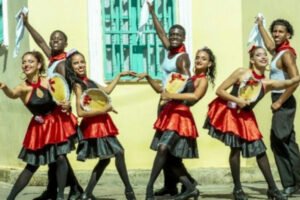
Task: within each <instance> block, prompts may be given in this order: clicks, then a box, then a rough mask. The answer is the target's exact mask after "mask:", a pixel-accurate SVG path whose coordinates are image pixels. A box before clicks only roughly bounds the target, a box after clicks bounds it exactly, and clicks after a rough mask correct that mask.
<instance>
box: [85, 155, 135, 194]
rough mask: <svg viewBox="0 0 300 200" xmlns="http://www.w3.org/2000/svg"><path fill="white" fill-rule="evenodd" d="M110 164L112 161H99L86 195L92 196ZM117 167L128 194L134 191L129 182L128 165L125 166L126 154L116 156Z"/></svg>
mask: <svg viewBox="0 0 300 200" xmlns="http://www.w3.org/2000/svg"><path fill="white" fill-rule="evenodd" d="M109 163H110V159H109V158H108V159H103V160H99V162H98V163H97V165H96V166H95V168H94V169H93V172H92V175H91V178H90V180H89V183H88V185H87V187H86V189H85V193H86V194H87V195H91V194H92V192H93V190H94V188H95V186H96V184H97V182H98V181H99V179H100V177H101V175H102V173H103V171H104V170H105V168H106V167H107V165H108V164H109ZM115 165H116V168H117V170H118V173H119V175H120V177H121V179H122V181H123V183H124V185H125V190H126V192H130V191H132V187H131V184H130V181H129V177H128V173H127V169H126V164H125V158H124V152H123V151H120V152H118V153H117V154H116V155H115Z"/></svg>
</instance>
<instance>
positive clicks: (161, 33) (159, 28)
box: [148, 3, 170, 49]
mask: <svg viewBox="0 0 300 200" xmlns="http://www.w3.org/2000/svg"><path fill="white" fill-rule="evenodd" d="M148 7H149V12H150V14H151V16H152V19H153V23H154V28H155V30H156V33H157V35H158V37H159V39H160V40H161V42H162V43H163V45H164V47H165V48H166V49H169V48H170V41H169V38H168V37H167V35H166V33H165V30H164V28H163V26H162V25H161V24H160V22H159V20H158V18H157V16H156V14H155V12H154V8H153V4H150V3H148Z"/></svg>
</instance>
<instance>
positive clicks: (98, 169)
mask: <svg viewBox="0 0 300 200" xmlns="http://www.w3.org/2000/svg"><path fill="white" fill-rule="evenodd" d="M109 162H110V159H103V160H99V162H98V163H97V165H96V166H95V168H94V169H93V172H92V174H91V178H90V180H89V183H88V185H87V187H86V189H85V195H86V196H91V195H92V192H93V190H94V188H95V186H96V184H97V182H98V180H99V179H100V177H101V175H102V173H103V171H104V170H105V168H106V167H107V165H108V164H109Z"/></svg>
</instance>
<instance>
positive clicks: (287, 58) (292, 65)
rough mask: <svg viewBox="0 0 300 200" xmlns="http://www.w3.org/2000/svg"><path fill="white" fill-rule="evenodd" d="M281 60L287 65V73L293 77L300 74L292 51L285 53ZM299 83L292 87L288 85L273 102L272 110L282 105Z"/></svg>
mask: <svg viewBox="0 0 300 200" xmlns="http://www.w3.org/2000/svg"><path fill="white" fill-rule="evenodd" d="M281 60H282V64H283V66H286V70H287V73H288V75H289V77H290V78H291V79H292V78H294V77H296V76H298V75H299V72H298V69H297V65H296V59H295V56H294V55H293V53H292V52H290V51H287V52H286V53H284V54H283V55H282V57H281ZM298 85H299V84H298V83H297V84H293V85H292V86H291V87H288V88H287V89H286V90H285V92H284V93H283V94H282V95H281V96H280V97H279V99H278V100H277V101H276V102H274V103H273V104H272V106H271V108H272V110H274V111H275V110H278V109H279V108H280V107H281V105H282V104H283V103H284V102H285V101H286V100H287V99H288V98H289V97H290V96H291V95H292V94H293V92H294V91H295V90H296V89H297V87H298Z"/></svg>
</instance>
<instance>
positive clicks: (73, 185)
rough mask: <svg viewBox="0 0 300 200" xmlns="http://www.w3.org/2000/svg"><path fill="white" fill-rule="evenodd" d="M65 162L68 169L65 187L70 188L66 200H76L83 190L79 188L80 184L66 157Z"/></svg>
mask: <svg viewBox="0 0 300 200" xmlns="http://www.w3.org/2000/svg"><path fill="white" fill-rule="evenodd" d="M66 160H67V164H68V168H69V171H68V175H67V183H66V186H70V193H69V197H68V199H69V200H76V199H78V197H79V196H80V194H81V193H82V192H83V189H82V187H81V186H80V184H79V182H78V180H77V178H76V176H75V174H74V171H73V168H72V167H71V165H70V162H69V159H68V158H67V157H66Z"/></svg>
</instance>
